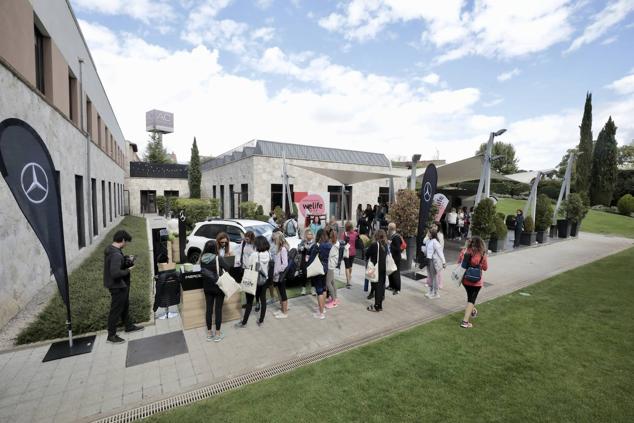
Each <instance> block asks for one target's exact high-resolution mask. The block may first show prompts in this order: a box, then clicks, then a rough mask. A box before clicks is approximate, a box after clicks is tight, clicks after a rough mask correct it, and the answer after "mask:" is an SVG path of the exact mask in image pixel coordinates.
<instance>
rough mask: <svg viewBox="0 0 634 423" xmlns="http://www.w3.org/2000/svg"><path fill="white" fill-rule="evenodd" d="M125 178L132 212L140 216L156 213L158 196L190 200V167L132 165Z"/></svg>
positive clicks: (132, 163) (141, 163) (135, 163)
mask: <svg viewBox="0 0 634 423" xmlns="http://www.w3.org/2000/svg"><path fill="white" fill-rule="evenodd" d="M128 167H129V169H130V174H129V176H126V178H125V188H126V193H125V194H126V196H127V198H126V202H128V201H129V206H130V208H129V212H130V214H132V215H135V216H140V215H144V214H146V213H156V212H157V208H156V197H158V196H165V197H172V198H175V197H183V198H189V179H188V168H189V166H188V165H182V164H153V163H146V162H130V163H128Z"/></svg>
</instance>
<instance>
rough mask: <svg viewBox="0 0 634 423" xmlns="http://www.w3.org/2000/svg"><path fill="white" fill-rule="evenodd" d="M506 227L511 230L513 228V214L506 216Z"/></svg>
mask: <svg viewBox="0 0 634 423" xmlns="http://www.w3.org/2000/svg"><path fill="white" fill-rule="evenodd" d="M505 223H506V227H507V228H509V229H511V228H514V227H515V215H513V214H509V215H508V216H506V221H505Z"/></svg>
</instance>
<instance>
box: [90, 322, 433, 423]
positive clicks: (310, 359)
mask: <svg viewBox="0 0 634 423" xmlns="http://www.w3.org/2000/svg"><path fill="white" fill-rule="evenodd" d="M439 317H442V316H430V317H428V318H424V319H417V320H413V321H410V322H407V323H404V324H401V325H399V326H396V327H393V328H390V329H388V330H385V331H383V332H379V333H374V334H372V335H368V336H365V337H362V338H358V339H356V340H353V341H350V342H347V343H344V344H340V345H337V346H336V347H333V348H329V349H326V350H323V351H319V352H316V353H312V354H309V355H306V356H304V357H300V358H294V359H291V360H288V361H286V362H283V363H279V364H276V365H273V366H271V367H268V368H266V369H262V370H256V371H253V372H250V373H247V374H244V375H242V376H237V377H235V378H232V379H227V380H225V381H222V382H218V383H215V384H213V385H209V386H205V387H203V388H198V389H195V390H193V391H190V392H185V393H183V394H179V395H176V396H173V397H170V398H166V399H164V400H160V401H156V402H153V403H150V404H147V405H144V406H141V407H137V408H134V409H132V410H127V411H123V412H121V413H118V414H114V415H112V416H108V417H105V418H102V419H99V420H96V422H97V423H124V422H132V421H134V420H138V419H143V418H146V417H150V416H151V415H153V414H157V413H161V412H164V411H168V410H171V409H173V408H176V407H180V406H184V405H189V404H192V403H194V402H197V401H201V400H204V399H208V398H211V397H213V396H214V395H219V394H222V393H224V392H227V391H231V390H233V389H237V388H240V387H241V386H245V385H248V384H251V383H255V382H259V381H261V380H265V379H270V378H272V377H274V376H278V375H281V374H284V373H288V372H290V371H292V370H295V369H298V368H299V367H302V366H306V365H308V364H312V363H315V362H318V361H321V360H323V359H325V358H328V357H332V356H333V355H336V354H339V353H342V352H345V351H348V350H351V349H353V348H356V347H359V346H362V345H364V344H368V343H370V342H372V341H375V340H377V339H380V338H383V337H385V336H387V335H391V334H393V333H396V332H401V331H404V330H407V329H410V328H412V327H414V326H417V325H419V324H421V323H426V322H428V321H431V320H434V319H436V318H439Z"/></svg>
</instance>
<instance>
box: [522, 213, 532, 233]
mask: <svg viewBox="0 0 634 423" xmlns="http://www.w3.org/2000/svg"><path fill="white" fill-rule="evenodd" d="M524 232H526V233H528V234H530V233H533V232H535V222H533V217H532V216H528V217H526V218H525V219H524Z"/></svg>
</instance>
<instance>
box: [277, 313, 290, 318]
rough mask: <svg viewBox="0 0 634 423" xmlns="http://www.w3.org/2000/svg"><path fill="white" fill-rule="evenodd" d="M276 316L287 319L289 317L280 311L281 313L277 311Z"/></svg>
mask: <svg viewBox="0 0 634 423" xmlns="http://www.w3.org/2000/svg"><path fill="white" fill-rule="evenodd" d="M275 318H276V319H286V318H288V314H284V313H282V312H279V313H277V314H276V315H275Z"/></svg>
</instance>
